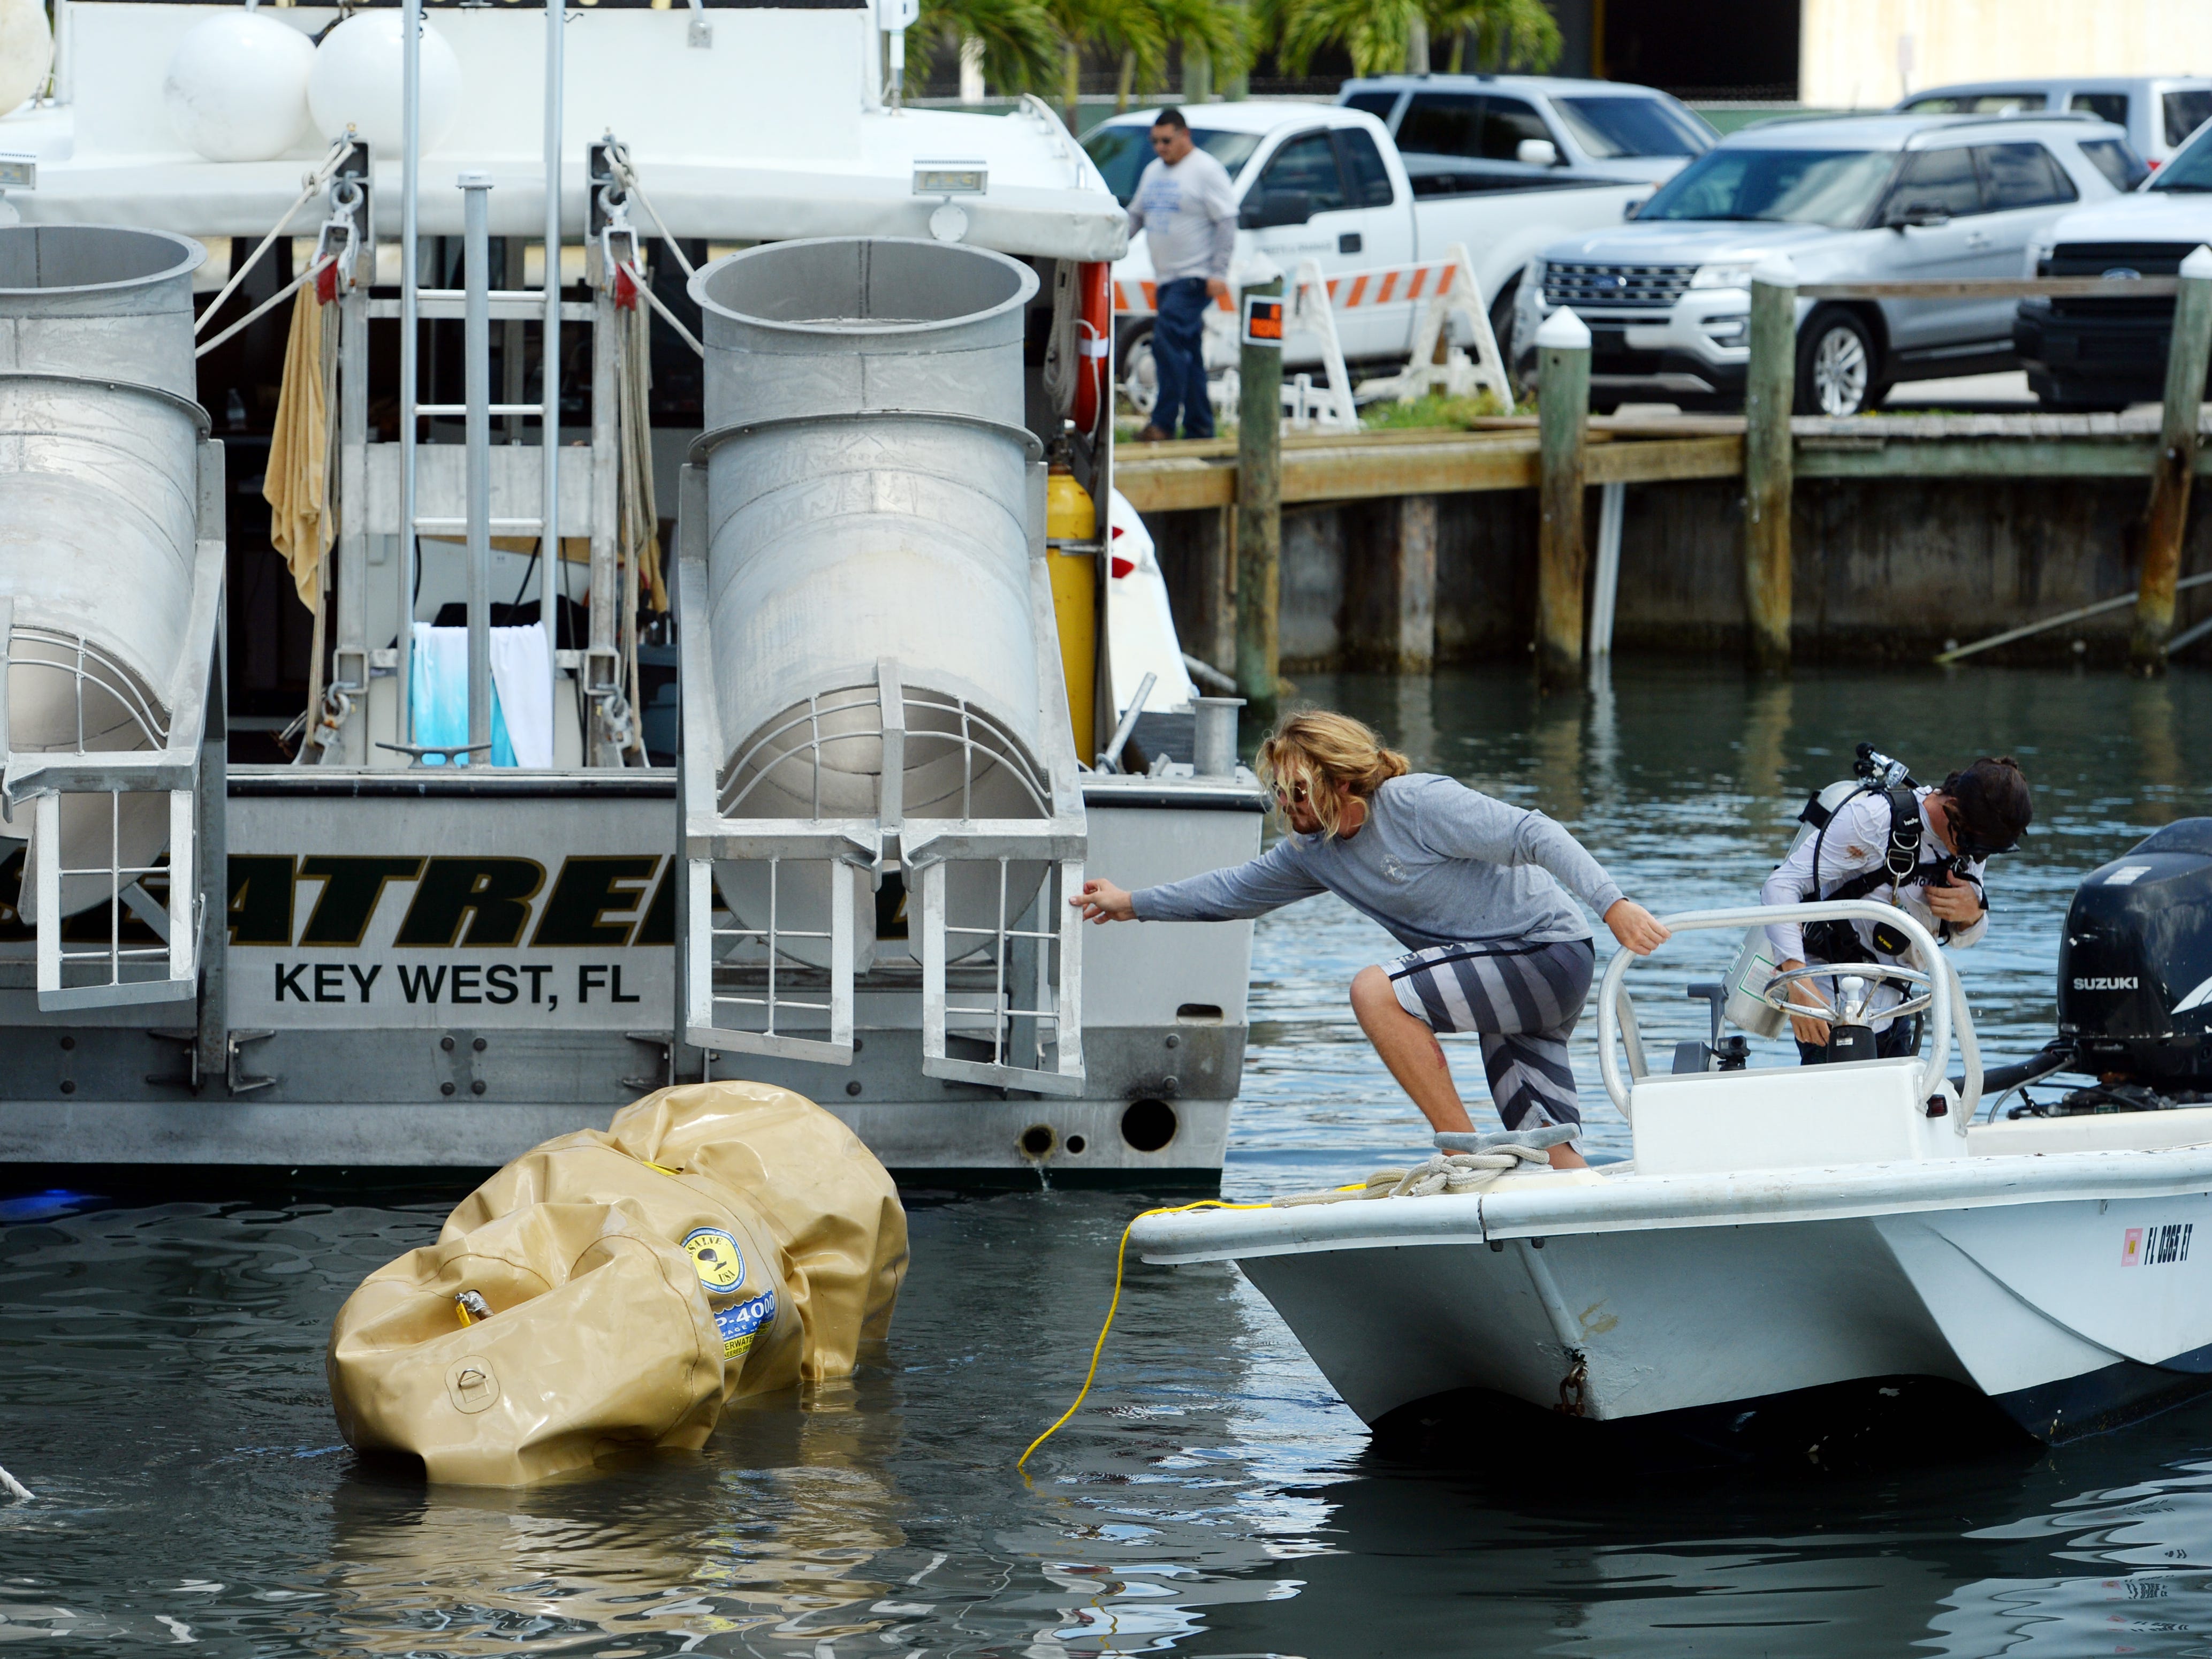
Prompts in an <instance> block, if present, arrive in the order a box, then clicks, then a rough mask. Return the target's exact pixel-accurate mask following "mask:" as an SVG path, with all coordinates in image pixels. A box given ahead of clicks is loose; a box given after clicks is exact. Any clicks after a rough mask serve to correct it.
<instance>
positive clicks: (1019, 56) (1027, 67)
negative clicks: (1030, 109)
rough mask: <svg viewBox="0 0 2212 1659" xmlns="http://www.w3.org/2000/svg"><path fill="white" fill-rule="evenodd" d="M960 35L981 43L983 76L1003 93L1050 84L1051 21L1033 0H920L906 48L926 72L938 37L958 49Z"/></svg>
mask: <svg viewBox="0 0 2212 1659" xmlns="http://www.w3.org/2000/svg"><path fill="white" fill-rule="evenodd" d="M963 39H972V40H980V41H981V42H982V45H983V78H984V80H985V81H986V82H988V83H989V84H990V85H992V86H994V87H996V88H1000V89H1002V90H1004V91H1007V92H1024V91H1027V90H1028V89H1029V88H1032V87H1039V86H1046V85H1049V84H1050V83H1051V81H1052V77H1053V66H1054V61H1055V58H1054V41H1053V30H1052V21H1051V20H1050V18H1049V17H1048V16H1047V15H1046V13H1045V9H1044V8H1043V7H1042V5H1040V4H1039V3H1038V0H922V7H921V21H920V22H919V23H918V25H917V26H916V27H915V29H914V30H913V31H912V32H911V33H910V34H909V36H908V45H907V53H908V56H909V57H910V58H916V59H918V60H919V62H918V64H917V68H918V70H919V72H920V73H921V74H923V75H927V73H928V72H929V64H930V58H931V49H932V48H933V46H936V45H937V44H938V43H939V41H946V42H949V43H950V44H951V46H952V48H953V49H954V50H956V51H957V49H958V45H959V42H960V41H961V40H963Z"/></svg>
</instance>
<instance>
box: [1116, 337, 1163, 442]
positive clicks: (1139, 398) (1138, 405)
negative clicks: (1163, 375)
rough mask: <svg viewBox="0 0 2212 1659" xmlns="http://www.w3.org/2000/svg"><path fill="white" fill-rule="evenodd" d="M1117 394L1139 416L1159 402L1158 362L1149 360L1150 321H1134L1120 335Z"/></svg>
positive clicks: (1144, 414) (1150, 356)
mask: <svg viewBox="0 0 2212 1659" xmlns="http://www.w3.org/2000/svg"><path fill="white" fill-rule="evenodd" d="M1120 391H1121V396H1122V397H1123V398H1126V399H1127V402H1128V404H1129V407H1130V408H1131V409H1133V410H1135V411H1136V412H1137V414H1138V416H1139V417H1140V418H1144V419H1150V418H1151V416H1152V410H1154V409H1156V408H1158V406H1159V401H1160V372H1159V365H1158V364H1157V363H1155V362H1153V361H1152V324H1151V323H1149V322H1143V323H1135V324H1133V325H1130V327H1129V328H1128V330H1127V331H1126V332H1124V333H1123V335H1122V336H1121V387H1120Z"/></svg>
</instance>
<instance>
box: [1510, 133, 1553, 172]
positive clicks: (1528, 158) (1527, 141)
mask: <svg viewBox="0 0 2212 1659" xmlns="http://www.w3.org/2000/svg"><path fill="white" fill-rule="evenodd" d="M1513 159H1514V160H1515V161H1518V162H1520V163H1521V165H1522V167H1557V166H1559V146H1558V145H1557V144H1555V143H1553V142H1552V141H1551V140H1550V139H1548V138H1523V139H1522V141H1521V143H1519V145H1518V146H1516V148H1515V149H1514V151H1513Z"/></svg>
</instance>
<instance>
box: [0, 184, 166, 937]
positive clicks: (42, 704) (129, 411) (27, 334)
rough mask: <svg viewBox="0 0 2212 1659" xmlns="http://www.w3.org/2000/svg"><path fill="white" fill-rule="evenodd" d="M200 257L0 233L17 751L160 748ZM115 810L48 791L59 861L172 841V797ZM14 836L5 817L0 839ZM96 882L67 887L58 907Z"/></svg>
mask: <svg viewBox="0 0 2212 1659" xmlns="http://www.w3.org/2000/svg"><path fill="white" fill-rule="evenodd" d="M206 257H207V255H206V252H205V250H204V249H203V248H202V247H201V246H199V244H198V243H197V242H193V241H191V240H187V239H186V238H185V237H182V236H173V235H170V234H167V233H165V232H161V231H148V230H131V229H125V228H118V227H112V226H105V225H10V226H5V227H0V433H4V434H5V435H6V440H7V441H6V442H5V443H4V444H0V594H5V595H7V596H9V598H11V599H13V600H14V601H15V637H14V640H13V642H12V646H11V647H10V649H9V662H8V668H7V674H8V732H7V737H8V743H9V747H10V749H12V750H15V751H16V752H18V753H30V752H49V753H51V752H55V751H66V752H75V751H78V750H85V751H91V752H106V753H113V752H116V751H118V750H141V749H155V748H159V747H161V740H162V738H164V737H165V736H166V734H167V730H168V725H169V720H170V716H171V714H172V712H173V711H171V710H170V709H168V708H166V707H164V706H163V704H162V702H161V696H162V695H163V694H164V693H166V691H167V688H168V687H170V686H171V685H173V684H175V683H176V678H177V671H178V669H179V666H180V663H179V658H180V656H181V653H183V651H184V650H185V627H186V621H187V617H188V614H189V612H190V610H191V584H192V565H193V556H194V552H195V550H196V544H197V524H198V493H199V486H198V481H197V480H198V472H197V446H198V441H199V438H200V436H201V435H202V434H203V433H204V431H205V429H206V417H205V416H204V414H203V413H202V412H201V411H200V409H199V406H198V404H197V401H196V399H197V386H196V384H195V374H194V368H193V358H192V272H193V270H195V269H197V266H198V265H199V264H200V262H201V261H202V260H203V259H204V258H206ZM115 799H116V801H117V805H115V806H114V807H113V808H112V809H111V804H110V799H109V798H107V797H105V796H99V795H65V796H64V797H63V799H62V805H61V825H62V838H63V842H64V845H65V846H66V847H67V848H69V857H70V864H71V865H72V866H78V867H82V866H89V865H94V864H104V863H106V861H107V858H108V855H109V854H110V853H111V852H112V853H114V854H117V861H118V863H120V864H123V865H125V866H128V865H134V864H135V865H144V864H149V863H151V862H152V861H153V860H154V859H155V857H156V856H157V855H158V854H160V853H161V850H162V848H164V847H165V846H166V845H167V841H168V828H169V823H168V813H169V802H168V798H167V796H166V795H165V794H163V793H160V792H159V791H134V792H129V793H125V794H123V795H121V796H119V797H117V798H115ZM111 810H112V811H114V815H115V816H114V820H113V822H114V825H115V829H114V842H115V843H116V844H111V840H110V835H111V830H110V823H111V819H110V813H111ZM29 828H30V814H29V813H28V812H27V811H18V812H17V813H16V814H15V823H14V824H12V825H9V824H0V843H5V842H15V844H18V845H20V844H21V842H22V840H23V838H24V837H25V836H27V833H28V831H29ZM0 850H4V847H0ZM109 887H110V884H109V883H108V881H107V879H106V878H105V877H104V876H100V875H88V876H73V877H69V878H64V882H63V884H62V908H63V910H64V913H73V912H75V911H77V910H80V909H82V908H86V907H87V906H88V905H91V904H94V903H95V902H104V901H105V900H106V898H107V896H108V894H109ZM30 888H31V884H30V883H29V882H28V881H27V880H26V882H25V883H24V896H25V899H26V900H28V898H29V896H30Z"/></svg>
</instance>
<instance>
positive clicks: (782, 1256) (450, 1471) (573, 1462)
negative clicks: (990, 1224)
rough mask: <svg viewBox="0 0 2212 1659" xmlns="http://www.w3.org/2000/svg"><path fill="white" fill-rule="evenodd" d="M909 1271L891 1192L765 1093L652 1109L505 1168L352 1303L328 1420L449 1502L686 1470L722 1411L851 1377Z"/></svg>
mask: <svg viewBox="0 0 2212 1659" xmlns="http://www.w3.org/2000/svg"><path fill="white" fill-rule="evenodd" d="M906 1261H907V1236H906V1212H904V1211H903V1210H902V1208H901V1207H900V1206H899V1201H898V1190H897V1188H896V1187H895V1186H894V1185H893V1184H892V1182H891V1179H890V1176H889V1175H888V1174H886V1173H885V1172H884V1167H883V1165H882V1164H879V1163H878V1162H877V1161H876V1159H875V1157H874V1156H873V1154H872V1153H871V1152H869V1151H868V1149H867V1148H866V1146H863V1145H862V1144H861V1142H860V1138H859V1137H858V1136H856V1135H855V1134H854V1133H853V1132H852V1131H851V1130H850V1129H848V1128H847V1127H845V1126H844V1125H843V1124H842V1123H841V1122H839V1121H837V1119H836V1118H835V1117H833V1116H832V1115H830V1114H829V1113H828V1112H825V1111H823V1109H821V1108H820V1107H819V1106H817V1105H815V1104H814V1103H812V1102H811V1101H809V1100H806V1099H805V1098H803V1097H800V1096H799V1095H795V1094H793V1093H792V1092H791V1091H789V1090H787V1089H778V1088H774V1087H771V1086H769V1085H766V1084H758V1083H707V1084H696V1085H690V1086H687V1087H683V1088H676V1089H663V1090H661V1091H659V1092H658V1093H655V1094H651V1095H647V1097H645V1098H644V1099H642V1100H640V1101H638V1102H636V1103H634V1104H632V1105H629V1106H626V1107H624V1108H623V1109H622V1110H621V1111H620V1112H618V1113H617V1114H616V1115H615V1119H614V1121H613V1123H612V1124H611V1125H610V1126H609V1127H607V1128H606V1129H605V1131H604V1132H602V1131H599V1130H596V1129H584V1130H579V1131H577V1132H576V1133H574V1134H567V1135H562V1136H559V1137H558V1138H556V1139H552V1140H549V1141H546V1142H544V1144H543V1145H541V1146H536V1147H533V1148H532V1150H531V1151H529V1152H525V1153H524V1154H523V1155H522V1156H521V1157H520V1158H516V1159H515V1160H514V1161H513V1163H512V1164H508V1165H507V1167H506V1168H505V1169H503V1170H501V1171H500V1172H499V1173H498V1174H497V1175H495V1176H493V1177H492V1178H491V1179H490V1180H489V1181H487V1182H484V1184H483V1186H481V1187H479V1188H477V1190H476V1191H475V1192H473V1193H471V1194H470V1195H469V1196H468V1197H467V1198H466V1199H465V1200H462V1201H461V1203H460V1205H459V1206H458V1207H457V1208H455V1210H454V1211H453V1214H452V1215H450V1216H448V1217H447V1219H446V1225H445V1226H444V1228H443V1229H442V1230H441V1231H440V1233H439V1235H438V1242H437V1243H435V1244H430V1245H426V1246H424V1247H423V1248H422V1249H417V1250H410V1251H409V1252H408V1253H407V1254H406V1255H403V1256H401V1257H400V1258H399V1259H398V1261H393V1262H392V1263H391V1264H389V1265H388V1266H386V1267H381V1268H379V1269H378V1270H377V1271H376V1272H375V1273H371V1274H370V1275H369V1276H368V1279H365V1280H363V1281H362V1285H361V1287H360V1288H359V1289H358V1290H356V1291H355V1292H354V1293H353V1295H352V1296H351V1297H349V1298H348V1299H347V1301H346V1304H345V1306H344V1307H343V1308H341V1309H340V1310H338V1316H337V1320H336V1322H334V1323H333V1324H332V1326H331V1344H330V1352H329V1356H328V1362H327V1363H328V1370H329V1374H330V1386H331V1405H332V1406H333V1407H335V1408H336V1410H337V1418H338V1426H339V1428H340V1429H341V1431H343V1433H344V1435H345V1437H346V1441H347V1443H349V1445H351V1446H353V1447H354V1448H355V1449H356V1450H361V1451H395V1452H405V1453H411V1454H413V1455H416V1456H417V1457H420V1458H421V1459H422V1465H423V1468H424V1471H425V1473H426V1474H428V1477H429V1479H431V1480H439V1481H453V1482H458V1483H461V1484H465V1485H472V1486H526V1485H528V1484H529V1483H531V1482H532V1481H536V1480H544V1479H546V1478H547V1477H549V1476H550V1475H555V1474H562V1473H563V1472H564V1471H568V1470H571V1469H578V1468H588V1467H589V1466H590V1465H591V1463H592V1460H593V1459H594V1457H595V1456H596V1455H599V1453H600V1452H602V1451H604V1450H608V1449H613V1448H615V1447H617V1446H623V1445H629V1446H655V1447H670V1448H684V1449H697V1448H698V1447H700V1446H702V1445H703V1444H704V1443H705V1442H706V1439H707V1437H708V1434H710V1433H711V1432H713V1431H714V1425H715V1423H716V1421H717V1420H718V1419H720V1415H721V1413H722V1408H723V1407H725V1406H726V1405H727V1404H728V1403H729V1402H730V1401H732V1400H733V1399H736V1398H738V1396H739V1395H759V1394H765V1393H768V1392H769V1391H771V1390H774V1389H782V1388H787V1387H789V1386H790V1385H791V1384H793V1383H815V1382H821V1381H824V1380H827V1379H831V1378H836V1377H842V1376H849V1375H850V1374H851V1372H852V1370H853V1366H854V1360H855V1358H856V1356H857V1354H858V1352H859V1349H860V1346H861V1344H862V1343H863V1342H865V1341H867V1340H872V1339H879V1338H881V1337H882V1336H884V1334H886V1333H887V1332H888V1331H889V1329H890V1319H891V1310H892V1307H893V1305H894V1304H895V1303H896V1300H897V1297H898V1291H899V1285H900V1281H901V1280H902V1279H903V1278H904V1277H905V1273H906Z"/></svg>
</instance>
